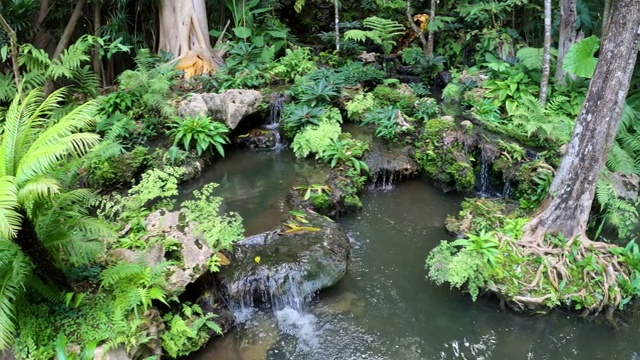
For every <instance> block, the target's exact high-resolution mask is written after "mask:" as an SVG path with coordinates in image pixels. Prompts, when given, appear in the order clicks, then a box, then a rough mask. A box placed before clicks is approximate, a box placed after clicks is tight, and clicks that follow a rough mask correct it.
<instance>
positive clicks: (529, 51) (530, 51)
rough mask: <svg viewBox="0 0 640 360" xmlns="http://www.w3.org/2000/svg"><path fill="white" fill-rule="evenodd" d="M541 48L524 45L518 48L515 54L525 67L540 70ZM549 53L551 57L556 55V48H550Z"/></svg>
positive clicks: (541, 63) (541, 60)
mask: <svg viewBox="0 0 640 360" xmlns="http://www.w3.org/2000/svg"><path fill="white" fill-rule="evenodd" d="M543 50H544V49H542V48H532V47H524V48H521V49H520V50H518V52H517V53H516V56H517V57H518V58H519V59H520V62H521V63H522V65H524V66H525V67H526V68H527V69H529V70H541V69H542V65H543ZM551 55H552V57H553V56H557V55H558V50H557V49H551Z"/></svg>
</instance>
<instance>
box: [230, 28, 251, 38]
mask: <svg viewBox="0 0 640 360" xmlns="http://www.w3.org/2000/svg"><path fill="white" fill-rule="evenodd" d="M233 33H234V34H235V35H236V36H237V37H241V38H243V39H246V38H248V37H250V36H251V29H249V28H247V27H245V26H239V27H235V28H233Z"/></svg>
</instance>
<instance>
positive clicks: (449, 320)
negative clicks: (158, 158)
mask: <svg viewBox="0 0 640 360" xmlns="http://www.w3.org/2000/svg"><path fill="white" fill-rule="evenodd" d="M271 155H272V156H263V157H260V156H259V157H257V158H255V154H253V155H251V154H244V155H242V158H239V157H237V158H232V157H230V158H229V161H233V164H229V165H228V168H226V170H225V171H226V172H225V171H222V170H221V169H218V171H220V172H219V173H218V175H216V176H217V177H219V178H222V179H224V180H223V181H220V180H219V179H216V176H211V178H210V181H217V182H221V183H222V184H223V185H222V186H221V189H220V192H219V193H220V194H221V195H222V196H225V197H228V198H229V199H230V200H229V201H228V207H229V209H233V210H236V211H239V212H240V213H241V215H242V216H243V217H244V218H245V220H246V221H247V224H248V225H247V228H248V229H249V230H248V232H249V233H250V232H252V231H261V230H263V229H266V228H269V227H273V225H274V224H275V223H277V222H278V221H279V217H278V216H281V211H280V210H279V209H280V208H282V207H283V206H284V205H282V204H284V201H283V197H282V195H275V194H274V193H275V192H277V191H284V192H286V191H287V189H288V186H289V185H290V181H291V180H290V179H289V180H288V179H287V177H291V178H293V177H296V176H298V175H296V174H300V171H302V172H305V170H306V171H308V170H309V169H300V168H296V166H300V165H295V162H294V161H293V159H291V158H286V156H289V155H287V154H286V153H282V154H281V155H273V154H271ZM236 156H237V155H236ZM245 157H246V158H245ZM285 159H287V160H285ZM225 166H227V165H225ZM220 167H223V166H220ZM223 168H224V167H223ZM227 187H229V188H227ZM247 189H250V190H251V191H249V192H248V193H246V192H245V191H246V190H247ZM230 195H232V196H231V197H229V196H230ZM234 196H235V197H234ZM460 200H461V199H460V198H457V197H455V196H450V195H448V196H444V195H443V194H442V193H441V192H440V191H438V190H436V189H434V188H433V187H431V186H430V185H429V184H428V183H427V182H426V181H423V180H413V181H409V182H405V183H402V184H400V185H398V186H396V187H395V188H393V189H391V190H385V191H381V190H376V191H373V192H371V193H369V194H367V195H365V196H363V205H364V209H363V210H362V211H361V212H359V213H357V214H352V215H350V216H347V217H344V218H342V219H340V221H339V222H340V224H341V226H342V228H343V229H344V231H345V232H347V233H348V234H349V237H350V239H351V241H352V243H353V251H352V259H351V264H350V268H349V271H348V274H347V276H346V277H345V278H344V279H343V280H342V281H341V282H340V283H339V284H338V285H337V286H336V287H334V288H332V289H329V290H327V291H324V292H322V293H321V294H319V295H318V297H317V298H316V299H315V300H314V301H313V302H312V303H311V304H309V305H308V307H307V309H306V310H305V311H303V312H295V311H291V309H286V308H285V309H283V310H282V311H279V312H277V313H275V314H274V313H273V312H272V311H271V310H256V311H254V312H253V314H252V316H251V317H250V318H249V320H248V321H247V322H246V323H244V324H241V325H240V326H239V327H238V330H236V331H234V332H232V333H230V334H228V335H226V336H225V337H224V338H221V339H217V340H214V341H212V342H211V343H210V344H208V345H207V347H206V348H205V349H203V350H201V351H200V352H198V353H197V354H194V355H193V356H191V357H190V359H194V360H195V359H221V360H258V359H260V360H263V359H265V360H266V359H268V360H276V359H301V360H307V359H309V360H315V359H317V360H328V359H374V360H375V359H389V360H395V359H400V360H402V359H406V360H413V359H631V360H636V359H640V322H639V321H637V320H636V319H634V318H633V316H632V315H631V314H627V315H626V318H625V323H624V324H623V325H622V326H621V327H620V329H619V330H617V331H616V330H613V329H611V328H610V327H609V326H608V325H606V324H604V323H602V322H600V321H598V320H590V321H589V320H584V319H581V318H579V317H577V316H576V315H571V316H568V315H567V314H566V313H564V312H562V311H558V312H555V313H552V314H550V315H546V316H541V317H536V316H521V315H518V314H515V313H513V312H510V311H501V310H499V308H498V306H497V303H496V302H495V301H494V300H492V299H485V298H481V299H478V301H477V302H475V303H474V302H472V301H471V299H470V298H469V297H468V296H465V295H462V294H460V293H459V292H458V291H449V289H448V288H447V287H445V286H436V285H435V284H433V283H432V282H430V281H428V280H427V279H425V271H424V270H423V266H424V258H425V255H426V254H427V253H428V251H429V250H430V249H432V248H433V247H434V246H436V245H437V244H438V242H439V241H440V240H441V239H447V238H448V236H447V234H446V233H445V232H444V229H443V227H442V224H443V220H444V218H445V216H446V214H447V213H452V212H455V211H457V210H458V205H459V202H460ZM264 209H271V211H264ZM273 209H275V210H276V211H274V210H273ZM278 214H280V215H278Z"/></svg>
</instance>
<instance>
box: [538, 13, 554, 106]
mask: <svg viewBox="0 0 640 360" xmlns="http://www.w3.org/2000/svg"><path fill="white" fill-rule="evenodd" d="M550 72H551V0H544V51H543V55H542V76H541V78H540V97H539V100H540V104H541V105H542V106H543V107H544V106H546V105H547V93H548V91H549V75H550Z"/></svg>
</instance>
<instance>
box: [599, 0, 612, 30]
mask: <svg viewBox="0 0 640 360" xmlns="http://www.w3.org/2000/svg"><path fill="white" fill-rule="evenodd" d="M610 16H611V0H604V9H603V10H602V30H601V37H602V36H604V34H606V33H607V27H608V26H609V17H610Z"/></svg>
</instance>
